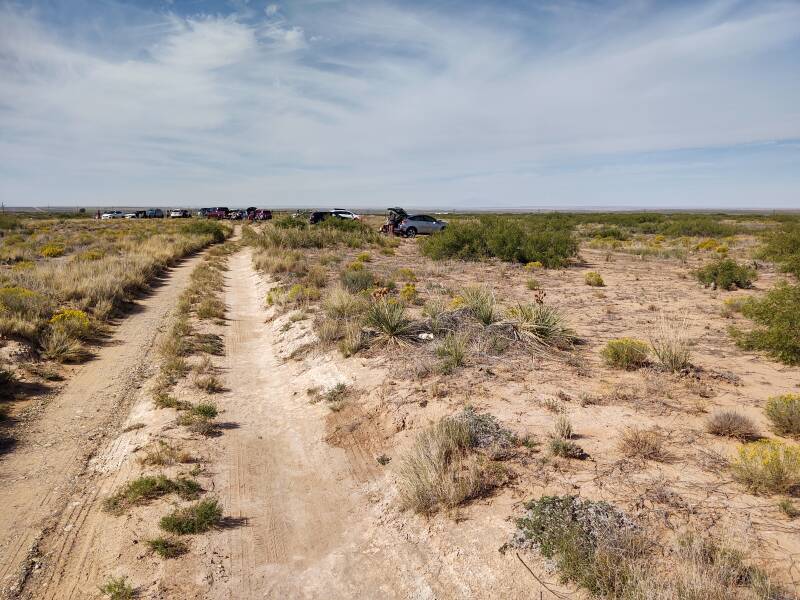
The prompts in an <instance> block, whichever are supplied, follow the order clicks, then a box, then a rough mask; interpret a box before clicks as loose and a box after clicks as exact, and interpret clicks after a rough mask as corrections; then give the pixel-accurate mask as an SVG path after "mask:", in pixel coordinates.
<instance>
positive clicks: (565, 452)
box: [550, 437, 586, 460]
mask: <svg viewBox="0 0 800 600" xmlns="http://www.w3.org/2000/svg"><path fill="white" fill-rule="evenodd" d="M550 454H552V455H553V456H560V457H561V458H577V459H578V460H583V459H585V458H586V452H584V450H583V448H581V447H580V446H579V445H578V444H576V443H575V442H573V441H572V440H568V439H565V438H562V437H554V438H551V439H550Z"/></svg>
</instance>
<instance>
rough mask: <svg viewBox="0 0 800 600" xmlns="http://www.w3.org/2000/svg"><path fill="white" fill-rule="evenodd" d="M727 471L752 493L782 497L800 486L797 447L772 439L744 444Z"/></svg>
mask: <svg viewBox="0 0 800 600" xmlns="http://www.w3.org/2000/svg"><path fill="white" fill-rule="evenodd" d="M731 470H732V472H733V476H734V478H735V479H736V480H737V481H738V482H739V483H741V484H743V485H744V486H745V487H747V488H748V489H749V490H750V491H751V492H753V493H755V494H785V493H788V492H789V491H791V490H793V489H795V488H796V487H797V486H800V448H798V447H797V446H795V445H789V444H784V443H783V442H779V441H776V440H759V441H757V442H751V443H749V444H744V445H743V446H742V447H740V448H739V452H738V455H737V456H736V458H735V459H734V460H733V462H732V463H731Z"/></svg>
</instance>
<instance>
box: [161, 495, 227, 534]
mask: <svg viewBox="0 0 800 600" xmlns="http://www.w3.org/2000/svg"><path fill="white" fill-rule="evenodd" d="M221 524H222V507H221V506H220V505H219V502H218V501H217V500H216V499H214V498H206V499H205V500H201V501H200V502H196V503H194V504H191V505H189V506H186V507H183V508H178V509H176V510H174V511H172V512H171V513H170V514H168V515H165V516H163V517H161V520H160V521H159V522H158V525H159V527H161V529H163V530H164V531H166V532H168V533H174V534H177V535H191V534H195V533H205V532H206V531H209V530H210V529H214V528H216V527H219V526H220V525H221Z"/></svg>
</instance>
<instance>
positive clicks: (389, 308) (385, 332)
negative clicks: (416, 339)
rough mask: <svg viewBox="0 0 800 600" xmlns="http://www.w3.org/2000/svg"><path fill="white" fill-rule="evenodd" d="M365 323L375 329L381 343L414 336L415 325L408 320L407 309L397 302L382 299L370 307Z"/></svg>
mask: <svg viewBox="0 0 800 600" xmlns="http://www.w3.org/2000/svg"><path fill="white" fill-rule="evenodd" d="M365 323H366V324H367V325H368V326H369V327H372V328H373V329H375V330H376V331H377V333H378V339H379V340H381V341H385V342H388V341H400V340H403V339H406V338H408V337H410V336H411V335H412V334H413V330H414V326H413V323H412V322H411V321H410V320H409V319H407V318H406V307H405V305H404V304H403V303H401V302H398V301H397V300H391V299H386V298H381V299H380V300H375V301H374V302H372V303H371V304H370V305H369V308H368V309H367V314H366V317H365Z"/></svg>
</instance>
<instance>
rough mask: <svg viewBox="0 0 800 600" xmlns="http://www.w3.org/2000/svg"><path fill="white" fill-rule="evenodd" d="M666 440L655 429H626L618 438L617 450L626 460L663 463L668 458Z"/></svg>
mask: <svg viewBox="0 0 800 600" xmlns="http://www.w3.org/2000/svg"><path fill="white" fill-rule="evenodd" d="M665 443H666V438H665V437H664V435H663V434H662V433H661V432H660V431H658V430H656V429H641V428H639V427H628V428H627V429H625V430H624V431H623V432H622V435H621V436H620V439H619V443H618V448H619V450H620V452H622V454H623V455H625V456H627V457H628V458H640V459H643V460H654V461H664V460H666V459H667V458H668V454H667V452H666V449H665V447H664V446H665Z"/></svg>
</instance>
